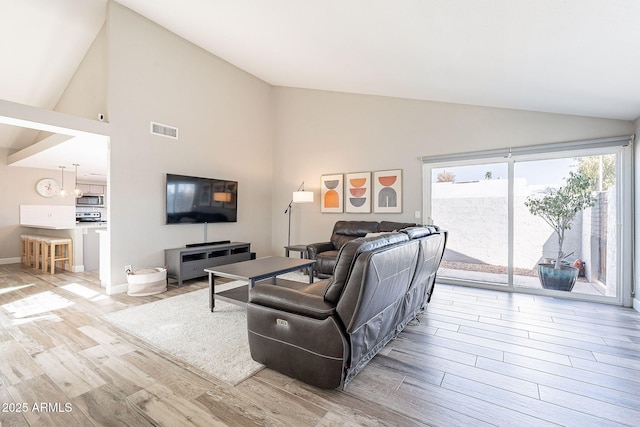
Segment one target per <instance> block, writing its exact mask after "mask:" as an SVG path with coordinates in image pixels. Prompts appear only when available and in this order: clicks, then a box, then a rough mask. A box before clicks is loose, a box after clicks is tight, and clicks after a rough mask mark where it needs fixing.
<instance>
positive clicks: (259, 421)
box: [0, 264, 640, 427]
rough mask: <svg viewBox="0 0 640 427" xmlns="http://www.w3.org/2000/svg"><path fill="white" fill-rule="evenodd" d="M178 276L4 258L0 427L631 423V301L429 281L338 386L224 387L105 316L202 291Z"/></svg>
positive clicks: (271, 381)
mask: <svg viewBox="0 0 640 427" xmlns="http://www.w3.org/2000/svg"><path fill="white" fill-rule="evenodd" d="M187 283H188V284H187V285H186V286H184V287H182V288H180V289H178V288H175V287H171V288H170V289H169V291H168V292H166V293H164V294H161V295H158V296H152V297H143V298H134V297H129V296H127V295H126V294H121V295H115V296H107V295H105V294H104V292H103V291H102V289H101V288H100V287H99V285H97V277H96V275H95V274H91V273H76V274H69V273H56V274H55V275H53V276H52V275H50V274H42V273H40V272H38V271H37V270H35V269H30V268H27V267H23V266H21V265H17V264H13V265H0V381H1V383H0V402H1V404H2V407H1V408H0V424H1V425H2V427H6V426H65V427H71V426H88V425H114V426H116V425H117V426H122V425H127V426H146V425H162V426H183V425H195V426H211V425H229V426H239V425H241V426H245V425H249V426H250V425H272V426H282V425H291V426H301V425H310V426H328V425H340V426H343V425H365V426H367V425H388V426H422V425H434V426H467V425H473V426H475V425H499V426H526V425H535V426H538V425H567V426H607V425H629V426H632V425H634V426H637V425H640V314H639V313H637V312H635V311H633V310H631V309H625V308H620V307H614V306H607V305H599V304H592V303H583V302H575V301H565V300H557V299H553V298H545V297H537V296H531V295H519V294H508V293H503V292H497V291H487V290H479V289H472V288H464V287H455V286H448V285H437V286H436V291H435V295H434V298H433V300H432V302H431V304H430V305H429V307H428V309H427V311H426V312H425V313H423V314H422V316H421V317H420V322H413V323H412V324H411V325H409V326H408V327H407V328H406V329H405V331H404V332H403V333H402V334H401V335H400V336H399V337H398V338H397V339H396V340H394V341H392V342H391V343H389V344H388V345H387V346H386V347H385V348H384V349H383V350H382V352H381V353H380V354H379V355H378V356H376V357H375V358H374V359H373V360H372V361H371V362H370V363H369V365H367V367H366V368H365V369H364V370H363V371H362V372H361V373H360V374H359V375H358V376H357V377H356V378H355V379H354V380H353V381H352V382H351V384H349V386H348V387H347V389H346V390H344V391H343V390H318V389H315V388H313V387H310V386H308V385H306V384H303V383H300V382H298V381H295V380H292V379H290V378H287V377H285V376H283V375H281V374H278V373H277V372H274V371H271V370H269V369H264V370H262V371H260V372H259V373H258V374H256V375H254V376H253V377H251V378H249V379H247V380H246V381H244V382H242V383H240V384H238V385H236V386H235V387H233V386H230V385H228V384H226V383H224V382H221V381H218V380H216V379H215V378H211V377H207V376H206V375H204V374H202V373H199V372H198V371H197V370H195V369H193V368H191V367H190V366H189V365H186V364H183V363H181V362H180V361H179V360H175V359H172V358H171V357H169V356H167V355H163V354H162V353H159V352H156V351H154V350H153V349H151V348H149V347H148V346H147V345H145V344H144V343H142V342H140V341H138V340H137V339H135V338H133V337H131V336H128V335H125V334H123V333H121V332H119V331H118V330H117V329H115V328H114V327H113V326H111V325H110V324H108V323H106V322H104V321H103V320H102V319H101V316H103V315H104V314H105V313H108V312H112V311H117V310H122V309H124V308H127V307H129V306H132V305H138V304H144V303H147V302H151V301H155V300H157V299H159V298H168V297H171V296H174V295H177V294H180V293H184V292H190V291H194V290H197V289H202V288H204V287H206V286H207V284H206V281H190V282H187ZM24 404H26V405H24ZM34 405H36V406H35V407H34ZM42 405H45V406H42Z"/></svg>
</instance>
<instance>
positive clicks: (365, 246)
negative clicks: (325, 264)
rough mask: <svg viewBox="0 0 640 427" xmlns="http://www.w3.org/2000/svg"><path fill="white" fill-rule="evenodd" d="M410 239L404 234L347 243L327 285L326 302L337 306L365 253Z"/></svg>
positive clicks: (361, 239) (386, 235) (391, 234)
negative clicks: (346, 284) (359, 256)
mask: <svg viewBox="0 0 640 427" xmlns="http://www.w3.org/2000/svg"><path fill="white" fill-rule="evenodd" d="M408 240H409V238H408V236H407V235H406V234H403V233H389V234H384V235H380V236H374V237H363V238H359V239H355V240H351V241H349V242H347V243H346V244H345V245H344V246H342V248H341V249H340V252H338V259H337V261H336V266H335V268H334V270H333V276H332V277H331V280H330V281H329V284H328V285H327V290H326V292H325V294H324V299H325V301H328V302H330V303H333V304H336V303H337V302H338V300H339V299H340V296H341V295H342V291H343V290H344V285H345V283H347V280H349V275H350V273H351V269H352V267H353V263H354V261H355V259H356V258H357V257H358V255H360V254H361V253H363V252H367V251H372V250H374V249H379V248H383V247H385V246H390V245H394V244H397V243H400V242H405V241H408Z"/></svg>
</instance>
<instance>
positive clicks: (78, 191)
mask: <svg viewBox="0 0 640 427" xmlns="http://www.w3.org/2000/svg"><path fill="white" fill-rule="evenodd" d="M73 166H75V167H76V187H75V188H74V189H73V193H74V194H75V195H76V199H78V198H80V197H82V195H83V193H82V190H81V189H80V188H78V166H80V165H79V164H77V163H74V164H73Z"/></svg>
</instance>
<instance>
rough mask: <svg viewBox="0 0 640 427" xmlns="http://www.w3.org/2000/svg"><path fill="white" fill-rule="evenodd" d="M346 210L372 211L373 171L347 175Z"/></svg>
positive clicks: (356, 211)
mask: <svg viewBox="0 0 640 427" xmlns="http://www.w3.org/2000/svg"><path fill="white" fill-rule="evenodd" d="M345 187H346V190H345V201H344V206H345V212H349V213H371V172H357V173H348V174H346V176H345Z"/></svg>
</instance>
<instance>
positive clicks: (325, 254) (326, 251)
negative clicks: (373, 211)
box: [307, 221, 416, 278]
mask: <svg viewBox="0 0 640 427" xmlns="http://www.w3.org/2000/svg"><path fill="white" fill-rule="evenodd" d="M415 225H416V224H412V223H404V222H393V221H380V222H378V221H337V222H336V223H335V225H334V226H333V231H332V232H331V238H330V239H329V241H328V242H319V243H312V244H310V245H307V253H308V254H309V258H310V259H315V260H316V264H315V265H314V267H313V268H314V272H315V274H316V276H317V277H319V278H327V277H329V276H331V275H332V274H333V268H334V267H335V265H336V258H337V257H338V251H339V250H340V248H342V246H344V244H345V243H347V242H349V241H351V240H354V239H357V238H359V237H365V236H366V235H367V234H369V233H386V232H393V231H399V230H401V229H403V228H407V227H413V226H415Z"/></svg>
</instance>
